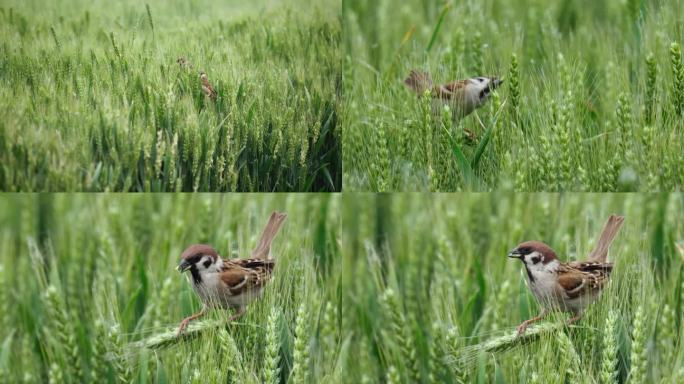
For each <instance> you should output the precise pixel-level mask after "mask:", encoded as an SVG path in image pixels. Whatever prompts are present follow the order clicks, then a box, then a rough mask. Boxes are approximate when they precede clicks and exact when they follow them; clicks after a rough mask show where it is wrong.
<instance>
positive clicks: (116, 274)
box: [0, 194, 345, 383]
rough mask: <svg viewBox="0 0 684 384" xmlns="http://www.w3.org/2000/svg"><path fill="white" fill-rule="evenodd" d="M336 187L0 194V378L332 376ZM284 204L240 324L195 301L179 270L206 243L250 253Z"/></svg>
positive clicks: (292, 379)
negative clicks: (267, 264) (272, 263)
mask: <svg viewBox="0 0 684 384" xmlns="http://www.w3.org/2000/svg"><path fill="white" fill-rule="evenodd" d="M339 205H340V199H339V198H338V197H337V196H333V195H284V194H278V195H247V194H245V195H232V196H231V195H224V196H219V195H196V196H191V195H187V194H186V195H164V196H161V195H151V194H147V195H135V196H134V195H127V196H125V195H117V196H115V195H112V194H108V195H103V194H100V195H92V194H83V195H45V194H41V195H26V194H24V195H2V196H0V295H1V297H0V305H1V306H2V307H1V308H0V322H1V326H0V382H2V383H48V382H49V383H131V382H135V383H148V382H154V383H219V382H220V383H286V382H287V383H338V382H339V377H340V369H341V366H340V361H341V359H342V356H344V354H345V352H344V346H343V344H342V342H341V339H340V333H339V329H340V327H339V325H338V323H339V321H340V318H341V315H340V303H341V301H340V291H339V286H340V274H339V273H338V271H340V268H341V265H340V264H341V257H339V252H340V249H339V244H338V240H339V239H338V230H339V228H340V224H339V220H340V216H339V214H338V212H339ZM274 210H279V211H284V212H287V213H288V218H287V221H286V222H285V224H284V226H283V230H282V231H281V233H280V234H279V235H278V237H277V238H276V240H275V241H274V243H273V255H274V257H275V258H276V261H277V264H276V268H275V275H274V278H273V280H272V281H271V282H270V283H269V285H268V288H266V289H265V291H264V295H263V296H262V297H261V299H260V300H256V301H255V302H253V303H252V304H251V305H250V306H249V307H248V308H247V313H246V314H245V316H243V317H242V318H240V319H238V320H237V322H235V323H231V324H230V325H227V323H226V319H227V318H228V316H229V315H230V314H231V312H230V311H228V310H226V311H224V310H214V311H212V312H210V315H209V316H207V317H206V318H205V319H204V320H201V321H199V320H198V321H197V322H195V323H191V324H194V325H191V327H190V329H189V330H188V331H187V333H186V335H187V336H186V337H184V338H182V339H180V340H179V339H176V338H175V331H176V329H177V327H178V324H179V323H180V321H181V320H182V319H183V318H184V317H186V316H188V315H190V314H192V313H194V312H197V311H198V310H199V308H200V302H199V299H198V298H197V297H196V295H195V293H194V292H193V291H192V288H191V286H190V283H189V282H188V281H186V277H185V276H182V275H181V274H180V273H178V271H177V270H176V269H175V267H176V266H177V265H178V261H179V259H180V253H181V252H182V251H183V249H184V248H185V247H186V246H188V245H190V244H192V243H200V242H204V243H207V244H212V245H214V246H215V247H216V249H217V250H218V251H219V253H220V254H221V255H222V256H223V257H229V256H232V257H238V256H239V257H248V255H249V251H250V250H251V249H252V248H253V247H254V246H255V245H256V241H257V240H258V236H259V235H260V233H261V230H262V228H263V226H264V225H265V224H266V221H267V220H268V217H269V215H270V213H271V212H272V211H274Z"/></svg>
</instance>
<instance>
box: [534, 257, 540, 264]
mask: <svg viewBox="0 0 684 384" xmlns="http://www.w3.org/2000/svg"><path fill="white" fill-rule="evenodd" d="M540 261H541V257H539V256H535V257H533V258H532V264H537V263H538V262H540Z"/></svg>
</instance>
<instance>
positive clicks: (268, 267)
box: [221, 259, 275, 295]
mask: <svg viewBox="0 0 684 384" xmlns="http://www.w3.org/2000/svg"><path fill="white" fill-rule="evenodd" d="M274 266H275V260H263V259H229V260H223V270H222V271H221V281H223V283H224V284H225V285H226V287H227V288H228V289H229V290H230V292H231V293H232V294H233V295H239V294H241V293H244V292H246V291H249V290H251V289H254V288H259V287H262V286H263V285H264V284H266V282H268V280H269V279H270V278H271V274H272V272H273V267H274Z"/></svg>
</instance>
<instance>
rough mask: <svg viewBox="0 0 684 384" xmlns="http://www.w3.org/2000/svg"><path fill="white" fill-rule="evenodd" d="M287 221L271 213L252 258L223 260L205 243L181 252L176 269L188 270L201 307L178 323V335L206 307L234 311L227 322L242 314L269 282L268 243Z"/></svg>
mask: <svg viewBox="0 0 684 384" xmlns="http://www.w3.org/2000/svg"><path fill="white" fill-rule="evenodd" d="M286 218H287V215H286V214H285V213H280V212H273V213H272V214H271V217H270V218H269V221H268V223H267V224H266V227H265V228H264V231H263V233H262V235H261V238H260V240H259V242H258V244H257V246H256V247H255V248H254V250H253V251H252V253H251V256H252V257H250V258H247V259H241V258H234V259H222V258H221V257H220V256H219V255H218V253H217V252H216V250H215V249H214V248H212V247H211V246H209V245H206V244H194V245H191V246H189V247H188V248H187V249H186V250H185V251H183V253H182V255H181V262H180V265H179V266H178V269H179V271H181V273H182V272H185V271H190V276H191V278H190V281H191V283H192V286H193V289H194V290H195V292H196V293H197V295H198V296H199V297H200V299H201V300H202V303H203V308H202V310H201V311H200V312H199V313H196V314H194V315H192V316H190V317H187V318H185V319H184V320H183V321H182V322H181V324H180V326H179V329H178V334H179V335H180V334H181V333H182V332H183V329H184V328H185V327H186V326H187V324H188V323H189V322H190V321H192V320H194V319H196V318H198V317H200V316H202V315H204V313H205V312H206V310H207V309H209V308H213V307H219V308H233V309H235V310H236V313H235V314H234V315H233V316H231V317H230V319H229V321H233V320H235V319H236V318H238V317H240V316H242V314H244V312H245V307H246V306H247V304H249V303H250V302H252V301H253V300H254V299H256V298H258V297H259V296H260V295H261V291H262V288H263V287H264V286H265V285H266V283H268V281H269V280H270V279H271V276H272V273H273V268H274V267H275V260H274V259H272V258H271V244H272V242H273V239H274V238H275V236H276V235H277V234H278V232H279V230H280V227H281V226H282V224H283V222H284V221H285V219H286Z"/></svg>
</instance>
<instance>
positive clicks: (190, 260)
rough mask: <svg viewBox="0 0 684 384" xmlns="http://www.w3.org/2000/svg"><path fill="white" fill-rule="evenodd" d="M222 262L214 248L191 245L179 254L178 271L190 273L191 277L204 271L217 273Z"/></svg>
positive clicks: (203, 245)
mask: <svg viewBox="0 0 684 384" xmlns="http://www.w3.org/2000/svg"><path fill="white" fill-rule="evenodd" d="M220 264H222V260H221V258H220V257H219V255H218V253H216V250H214V248H212V247H210V246H208V245H205V244H193V245H191V246H189V247H188V248H187V249H185V251H183V253H182V254H181V261H180V264H178V271H179V272H181V273H183V272H185V271H188V270H189V271H190V272H191V273H192V274H193V276H194V275H195V274H196V273H202V272H206V271H218V269H219V268H220Z"/></svg>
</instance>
